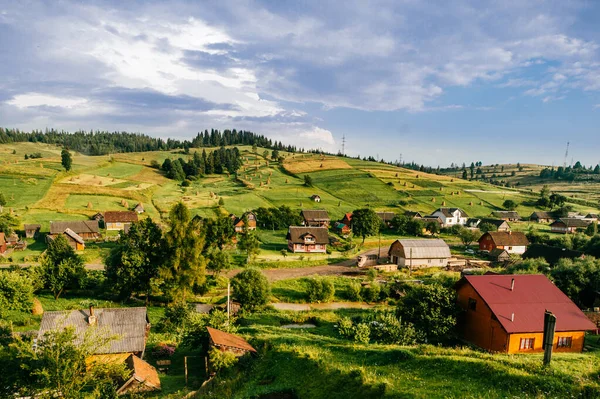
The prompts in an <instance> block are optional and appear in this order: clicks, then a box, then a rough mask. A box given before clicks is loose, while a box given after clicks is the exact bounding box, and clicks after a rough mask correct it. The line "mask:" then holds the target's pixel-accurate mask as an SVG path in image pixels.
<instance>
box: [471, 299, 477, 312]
mask: <svg viewBox="0 0 600 399" xmlns="http://www.w3.org/2000/svg"><path fill="white" fill-rule="evenodd" d="M476 308H477V301H476V300H475V299H473V298H469V310H475V309H476Z"/></svg>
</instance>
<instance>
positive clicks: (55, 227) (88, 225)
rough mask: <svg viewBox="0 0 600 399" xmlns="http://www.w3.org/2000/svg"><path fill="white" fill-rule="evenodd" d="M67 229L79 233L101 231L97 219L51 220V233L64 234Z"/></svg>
mask: <svg viewBox="0 0 600 399" xmlns="http://www.w3.org/2000/svg"><path fill="white" fill-rule="evenodd" d="M66 229H71V230H73V231H74V232H75V233H77V234H82V233H98V232H99V231H100V229H99V227H98V221H97V220H78V221H72V222H50V234H62V233H64V231H65V230H66Z"/></svg>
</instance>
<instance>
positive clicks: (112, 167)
mask: <svg viewBox="0 0 600 399" xmlns="http://www.w3.org/2000/svg"><path fill="white" fill-rule="evenodd" d="M142 167H143V166H141V165H135V164H130V163H123V162H112V163H109V164H108V166H105V167H103V168H100V169H96V170H95V171H94V174H95V175H98V176H105V177H115V178H117V179H124V178H127V177H129V176H133V175H135V174H137V173H138V172H140V171H141V170H142Z"/></svg>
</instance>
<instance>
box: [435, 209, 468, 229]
mask: <svg viewBox="0 0 600 399" xmlns="http://www.w3.org/2000/svg"><path fill="white" fill-rule="evenodd" d="M430 216H437V217H439V218H440V219H442V227H451V226H454V225H456V224H460V225H461V226H464V225H465V224H466V223H467V220H468V219H469V216H468V215H467V214H466V213H465V212H464V211H463V210H462V209H460V208H439V209H437V210H436V211H435V212H433V213H432V214H431V215H430Z"/></svg>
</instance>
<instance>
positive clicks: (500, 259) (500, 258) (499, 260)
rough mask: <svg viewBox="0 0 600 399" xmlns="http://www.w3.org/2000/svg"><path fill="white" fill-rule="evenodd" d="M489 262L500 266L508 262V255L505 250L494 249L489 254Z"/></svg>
mask: <svg viewBox="0 0 600 399" xmlns="http://www.w3.org/2000/svg"><path fill="white" fill-rule="evenodd" d="M489 258H490V261H492V262H493V263H495V264H497V265H502V264H504V263H506V262H509V261H510V254H509V253H508V251H507V250H506V249H503V248H494V249H492V250H491V251H490V253H489Z"/></svg>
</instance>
